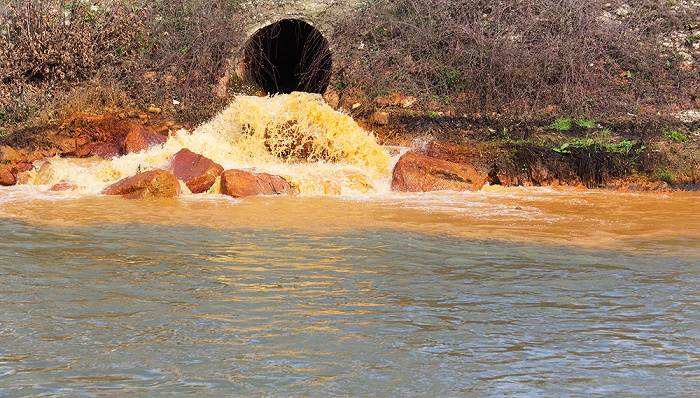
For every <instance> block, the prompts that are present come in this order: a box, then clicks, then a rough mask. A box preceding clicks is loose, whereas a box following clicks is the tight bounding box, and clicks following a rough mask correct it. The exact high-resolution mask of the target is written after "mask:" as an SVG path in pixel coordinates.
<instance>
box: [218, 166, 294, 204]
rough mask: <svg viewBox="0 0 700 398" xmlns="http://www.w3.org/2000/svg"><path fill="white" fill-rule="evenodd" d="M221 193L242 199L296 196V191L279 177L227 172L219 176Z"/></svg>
mask: <svg viewBox="0 0 700 398" xmlns="http://www.w3.org/2000/svg"><path fill="white" fill-rule="evenodd" d="M221 193H222V194H224V195H229V196H233V197H234V198H242V197H246V196H256V195H296V190H295V189H294V187H292V185H291V184H289V182H287V180H285V179H284V178H282V177H280V176H276V175H271V174H267V173H257V174H254V173H249V172H247V171H243V170H227V171H224V173H223V174H221Z"/></svg>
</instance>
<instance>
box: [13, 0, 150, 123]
mask: <svg viewBox="0 0 700 398" xmlns="http://www.w3.org/2000/svg"><path fill="white" fill-rule="evenodd" d="M128 11H129V10H128V9H127V8H125V7H124V6H122V5H121V4H120V3H117V2H114V3H112V2H103V3H100V4H99V5H92V4H91V3H88V2H84V1H81V0H72V1H68V2H65V1H59V0H47V1H40V0H11V1H7V2H4V3H3V5H2V6H0V15H2V18H1V19H0V27H1V28H2V35H1V36H0V59H2V63H1V64H0V84H1V85H2V95H0V109H3V112H4V113H5V114H6V115H8V118H9V119H11V120H8V121H11V122H23V121H26V120H27V119H28V118H29V117H30V116H32V115H33V114H34V113H35V112H36V110H38V109H42V108H46V107H47V106H48V105H49V104H50V103H51V102H52V101H53V100H54V99H55V98H56V97H61V96H62V95H63V94H64V93H65V92H66V90H67V89H69V88H70V86H71V85H73V84H75V83H79V82H83V81H85V80H86V79H90V78H92V77H93V76H95V75H96V73H97V72H98V71H99V70H100V69H101V68H102V67H104V66H106V65H113V64H115V63H117V62H119V61H120V59H121V58H123V57H126V56H127V55H128V53H129V51H130V49H131V48H132V46H131V40H132V39H133V38H134V37H135V35H136V34H137V32H138V30H139V25H138V23H135V21H134V20H133V18H132V17H133V15H130V14H129V13H128Z"/></svg>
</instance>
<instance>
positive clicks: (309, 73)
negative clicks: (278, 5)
mask: <svg viewBox="0 0 700 398" xmlns="http://www.w3.org/2000/svg"><path fill="white" fill-rule="evenodd" d="M331 66H332V60H331V51H330V49H329V48H328V40H326V38H325V37H323V35H322V34H321V32H319V31H318V30H316V28H314V27H313V26H311V25H309V24H308V23H306V22H304V21H302V20H299V19H283V20H281V21H278V22H275V23H273V24H270V25H267V26H265V27H264V28H262V29H260V30H258V31H257V32H256V33H255V34H254V35H253V36H252V37H251V38H250V39H249V40H248V43H247V44H246V45H245V47H244V54H243V68H244V79H245V80H247V81H248V82H250V83H255V84H257V85H258V86H260V88H262V89H263V90H264V91H265V93H267V94H280V93H284V94H288V93H291V92H292V91H305V92H309V93H318V94H323V93H324V92H325V91H326V87H328V83H329V81H330V78H331Z"/></svg>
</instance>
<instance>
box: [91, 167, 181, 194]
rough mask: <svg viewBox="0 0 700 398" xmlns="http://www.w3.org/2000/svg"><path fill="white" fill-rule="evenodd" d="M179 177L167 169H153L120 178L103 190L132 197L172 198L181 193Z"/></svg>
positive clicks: (106, 192) (105, 192) (104, 192)
mask: <svg viewBox="0 0 700 398" xmlns="http://www.w3.org/2000/svg"><path fill="white" fill-rule="evenodd" d="M180 192H181V191H180V182H179V181H178V180H177V177H175V175H173V174H172V173H170V172H167V171H165V170H160V169H159V170H151V171H146V172H144V173H139V174H137V175H135V176H133V177H127V178H125V179H123V180H120V181H118V182H116V183H114V184H112V185H110V186H108V187H107V188H105V189H104V191H102V193H103V194H105V195H122V196H124V197H126V198H130V199H144V198H170V197H173V196H177V195H179V194H180Z"/></svg>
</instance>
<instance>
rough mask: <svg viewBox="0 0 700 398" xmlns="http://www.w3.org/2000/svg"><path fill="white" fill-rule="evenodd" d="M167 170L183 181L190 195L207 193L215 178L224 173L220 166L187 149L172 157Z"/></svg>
mask: <svg viewBox="0 0 700 398" xmlns="http://www.w3.org/2000/svg"><path fill="white" fill-rule="evenodd" d="M169 170H170V171H171V172H172V173H173V174H174V175H175V177H177V178H178V179H179V180H181V181H183V182H184V183H185V185H187V188H189V190H190V192H192V193H202V192H206V191H208V190H209V188H211V187H212V185H214V182H216V178H217V177H219V176H220V175H221V173H223V172H224V168H223V167H222V166H221V165H220V164H218V163H216V162H214V161H213V160H211V159H209V158H206V157H204V156H202V155H200V154H197V153H194V152H192V151H190V150H189V149H187V148H183V149H181V150H180V151H179V152H178V153H176V154H175V155H174V156H173V157H172V159H171V162H170V167H169Z"/></svg>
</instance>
